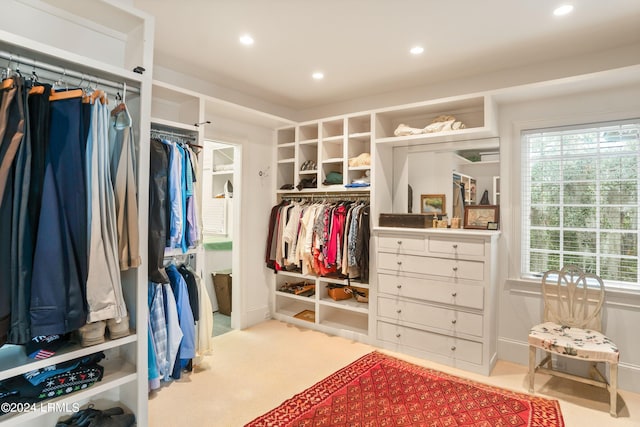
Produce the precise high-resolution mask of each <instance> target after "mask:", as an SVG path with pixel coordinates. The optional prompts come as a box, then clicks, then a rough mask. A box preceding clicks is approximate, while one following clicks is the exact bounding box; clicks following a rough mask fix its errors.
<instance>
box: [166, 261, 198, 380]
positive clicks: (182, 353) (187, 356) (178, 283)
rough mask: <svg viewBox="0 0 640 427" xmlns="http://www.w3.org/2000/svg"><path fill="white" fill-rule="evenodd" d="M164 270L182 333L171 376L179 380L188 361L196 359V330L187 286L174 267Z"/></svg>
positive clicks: (170, 266)
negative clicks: (169, 284)
mask: <svg viewBox="0 0 640 427" xmlns="http://www.w3.org/2000/svg"><path fill="white" fill-rule="evenodd" d="M166 270H167V274H168V275H169V281H170V283H171V290H172V291H173V295H174V297H175V300H176V309H177V312H178V321H179V323H180V330H181V331H182V341H181V342H180V348H179V351H178V357H177V358H176V360H175V363H174V365H173V372H172V374H171V376H172V377H173V378H175V379H179V378H180V377H181V372H182V369H183V368H184V367H185V366H186V365H187V363H188V362H189V360H191V359H193V358H194V357H196V349H195V341H196V328H195V321H194V320H193V312H192V311H191V306H190V305H189V291H188V289H187V284H186V283H185V281H184V279H183V278H182V276H181V275H180V273H179V272H178V269H177V268H176V266H175V265H173V264H172V265H169V266H168V267H167V269H166Z"/></svg>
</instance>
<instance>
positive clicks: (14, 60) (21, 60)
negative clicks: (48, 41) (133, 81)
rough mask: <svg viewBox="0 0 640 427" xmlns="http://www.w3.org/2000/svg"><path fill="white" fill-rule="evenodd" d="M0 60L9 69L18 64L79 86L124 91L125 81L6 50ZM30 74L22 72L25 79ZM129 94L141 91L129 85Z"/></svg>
mask: <svg viewBox="0 0 640 427" xmlns="http://www.w3.org/2000/svg"><path fill="white" fill-rule="evenodd" d="M0 58H2V59H5V60H7V61H8V62H9V63H8V64H7V68H10V67H11V65H12V64H16V65H18V64H20V65H24V66H26V67H31V70H35V71H38V70H45V71H49V72H51V73H54V74H57V75H58V76H59V79H62V78H64V77H73V78H75V79H78V80H79V83H78V84H79V85H80V84H83V83H85V84H89V83H91V84H93V83H95V84H97V85H100V86H108V87H110V88H113V89H117V90H120V91H123V90H124V81H122V82H114V81H112V80H107V79H102V78H99V77H96V76H93V75H91V74H90V73H81V72H78V71H74V70H68V69H66V68H62V67H58V66H57V65H52V64H47V63H46V62H40V61H38V60H37V59H29V58H28V57H25V56H22V55H15V54H12V53H11V52H7V51H4V50H0ZM19 68H20V67H19V66H18V67H16V70H18V69H19ZM30 72H31V71H30ZM30 72H23V71H21V73H22V75H24V76H25V77H27V76H29V75H30ZM47 80H52V81H55V79H52V78H47ZM70 86H73V85H70ZM127 92H131V93H140V89H138V88H136V87H132V86H131V85H130V84H129V85H127Z"/></svg>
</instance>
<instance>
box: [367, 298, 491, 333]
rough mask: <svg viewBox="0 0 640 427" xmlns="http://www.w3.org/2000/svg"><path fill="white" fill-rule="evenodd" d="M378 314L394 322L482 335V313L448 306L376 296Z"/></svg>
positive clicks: (447, 331) (449, 331)
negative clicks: (468, 311)
mask: <svg viewBox="0 0 640 427" xmlns="http://www.w3.org/2000/svg"><path fill="white" fill-rule="evenodd" d="M378 316H380V317H385V318H387V319H390V320H393V321H396V322H410V323H417V324H419V325H422V326H426V327H429V328H437V329H441V330H442V331H445V332H446V333H447V334H451V335H456V334H458V333H462V334H467V335H475V336H477V337H482V315H481V314H477V313H467V312H464V311H458V310H454V309H450V308H443V307H436V306H433V305H427V304H420V303H417V302H411V301H406V300H401V299H397V298H395V299H394V298H386V297H379V298H378Z"/></svg>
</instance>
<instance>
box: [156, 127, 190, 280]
mask: <svg viewBox="0 0 640 427" xmlns="http://www.w3.org/2000/svg"><path fill="white" fill-rule="evenodd" d="M158 144H162V145H163V146H164V150H165V152H163V151H162V150H161V149H160V147H159V146H158ZM151 145H152V147H151V167H150V182H149V203H150V207H149V242H148V244H149V257H150V263H149V277H150V279H151V280H154V281H156V282H158V283H160V282H162V283H166V281H167V279H166V278H165V277H164V276H165V275H166V274H165V273H164V271H163V267H162V266H161V265H162V259H163V257H164V250H165V249H176V248H178V249H180V250H181V252H183V253H185V252H187V250H188V249H189V248H194V247H196V246H197V245H198V244H199V242H200V241H201V237H200V230H201V227H200V216H199V215H198V214H197V209H198V202H197V198H196V190H197V189H196V182H197V178H196V176H197V156H196V154H195V152H194V151H193V150H192V149H191V148H190V147H189V146H188V145H187V144H184V143H177V142H172V141H169V140H167V139H153V140H152V144H151ZM165 181H166V184H165ZM154 205H155V206H157V207H155V206H154ZM163 206H164V207H165V209H162V207H163ZM163 231H164V232H163ZM163 235H164V243H163V244H164V246H163V247H162V248H160V239H161V238H162V237H163Z"/></svg>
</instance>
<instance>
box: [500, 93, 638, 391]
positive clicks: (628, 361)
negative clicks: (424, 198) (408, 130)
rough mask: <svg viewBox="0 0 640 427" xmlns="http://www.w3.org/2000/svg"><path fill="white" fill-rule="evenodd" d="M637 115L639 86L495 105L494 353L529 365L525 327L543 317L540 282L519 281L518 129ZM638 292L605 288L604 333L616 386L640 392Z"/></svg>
mask: <svg viewBox="0 0 640 427" xmlns="http://www.w3.org/2000/svg"><path fill="white" fill-rule="evenodd" d="M633 117H636V118H637V117H640V86H639V85H638V84H635V85H633V86H627V87H621V88H617V89H609V90H606V91H595V92H583V93H576V94H571V95H566V96H559V97H556V98H547V99H539V100H535V101H527V102H520V103H513V104H505V105H500V106H499V131H500V141H501V144H500V145H501V150H500V152H501V160H502V161H501V176H502V179H501V186H502V188H501V208H500V211H501V218H502V237H501V240H500V245H501V250H500V259H501V262H499V264H500V269H501V271H500V277H501V280H500V302H499V307H500V308H499V309H500V313H499V316H498V319H499V329H498V336H499V343H498V357H499V358H500V359H503V360H508V361H512V362H516V363H520V364H525V365H526V364H527V360H528V354H527V335H528V332H529V328H530V327H531V326H532V325H534V324H536V323H539V322H540V321H541V308H542V302H541V298H540V294H539V284H538V283H535V282H530V281H524V280H520V278H519V272H520V259H519V256H520V233H519V230H520V193H519V188H520V168H519V165H520V131H521V130H522V129H527V128H529V129H531V128H541V127H549V126H559V125H570V124H581V123H592V122H597V121H605V120H616V119H625V118H633ZM507 279H509V280H507ZM637 325H640V294H629V293H622V292H612V291H608V292H607V294H606V304H605V308H604V316H603V326H604V333H605V334H606V335H607V336H609V337H610V338H611V339H612V340H613V341H614V342H615V343H616V344H617V345H618V347H619V350H620V370H619V387H620V388H622V389H625V390H631V391H634V392H640V340H639V339H638V338H639V335H638V331H637Z"/></svg>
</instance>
